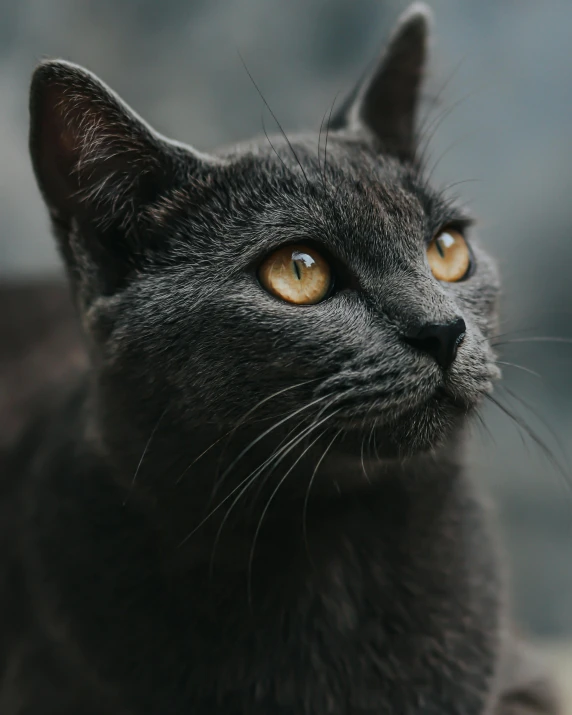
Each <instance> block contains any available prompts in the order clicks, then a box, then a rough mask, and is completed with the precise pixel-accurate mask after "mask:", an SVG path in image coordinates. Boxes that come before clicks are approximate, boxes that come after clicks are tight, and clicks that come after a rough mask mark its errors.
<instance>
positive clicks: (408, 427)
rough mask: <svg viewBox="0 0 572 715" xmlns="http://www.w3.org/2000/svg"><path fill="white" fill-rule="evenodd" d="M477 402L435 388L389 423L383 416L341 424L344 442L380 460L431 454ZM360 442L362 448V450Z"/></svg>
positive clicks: (464, 419) (456, 429)
mask: <svg viewBox="0 0 572 715" xmlns="http://www.w3.org/2000/svg"><path fill="white" fill-rule="evenodd" d="M477 405H478V401H476V402H467V401H462V400H459V399H458V398H455V397H453V396H452V395H451V394H450V393H448V392H446V391H444V390H442V389H439V390H438V391H437V392H436V393H435V395H433V396H432V397H431V398H430V399H429V400H427V401H425V402H423V403H422V404H421V405H419V406H416V407H415V408H413V409H410V410H406V411H404V412H402V413H401V414H400V415H399V416H398V417H394V418H392V419H391V420H387V421H386V420H383V417H377V418H372V417H369V418H367V417H366V418H365V419H357V418H355V417H352V418H349V419H347V420H346V421H345V429H346V430H347V433H346V434H347V437H346V439H347V440H348V441H350V442H355V443H356V445H357V444H358V443H359V449H360V451H361V450H362V449H365V450H366V454H368V455H370V456H371V455H375V458H379V459H382V460H390V459H391V460H393V459H402V458H405V457H413V456H415V455H417V454H422V453H426V452H430V451H433V450H435V449H438V448H439V447H441V446H443V445H444V444H445V443H446V442H448V440H449V439H450V438H451V437H452V435H454V434H455V433H456V432H458V431H459V430H460V429H461V428H462V427H463V425H464V423H465V422H466V420H467V418H468V417H469V415H470V414H471V413H472V412H473V411H474V409H476V407H477ZM362 443H363V444H364V447H363V448H362V446H361V445H362Z"/></svg>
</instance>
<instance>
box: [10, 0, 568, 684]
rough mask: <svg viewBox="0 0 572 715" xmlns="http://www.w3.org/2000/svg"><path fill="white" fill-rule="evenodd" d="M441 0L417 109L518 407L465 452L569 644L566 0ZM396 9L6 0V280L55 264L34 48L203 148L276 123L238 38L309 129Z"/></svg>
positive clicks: (178, 0) (527, 596)
mask: <svg viewBox="0 0 572 715" xmlns="http://www.w3.org/2000/svg"><path fill="white" fill-rule="evenodd" d="M431 5H432V7H433V9H434V11H435V16H436V27H435V37H434V44H433V56H432V63H431V68H430V74H429V77H428V83H427V87H426V101H425V105H424V107H423V110H422V113H421V116H422V119H423V121H424V122H425V127H426V133H427V134H434V136H432V138H431V142H430V156H431V161H430V164H431V165H432V166H433V165H434V176H435V179H436V180H437V181H439V182H442V183H443V184H449V183H452V182H463V183H459V184H458V185H457V186H456V187H455V191H456V192H458V194H459V195H460V196H461V197H462V198H463V199H464V200H466V201H467V202H468V203H469V204H470V205H471V206H472V207H473V209H474V212H475V213H476V215H477V217H479V219H480V231H481V235H482V238H483V240H484V242H485V244H486V245H487V246H488V247H489V248H490V250H491V251H492V252H493V253H494V255H495V256H496V257H497V258H498V260H499V263H500V267H501V271H502V274H503V277H504V299H503V322H502V325H501V328H500V332H501V333H502V334H503V336H502V337H501V338H500V339H501V340H503V341H507V342H506V344H505V345H503V346H502V348H501V352H502V357H501V360H503V362H506V363H511V364H506V365H504V366H503V367H504V375H505V378H504V383H503V387H501V388H500V389H499V391H498V393H497V396H498V399H499V400H500V401H501V402H502V404H503V405H504V406H505V407H506V409H507V410H509V411H511V412H512V413H514V415H515V416H516V418H517V421H519V422H520V423H521V425H520V426H518V425H517V424H516V423H515V421H514V420H513V419H511V418H509V417H508V415H507V414H505V413H503V411H502V410H501V409H495V408H492V409H486V410H485V411H484V413H483V421H484V424H485V426H482V425H480V426H479V425H477V427H476V429H475V434H474V440H473V445H472V449H471V463H472V465H473V469H474V471H475V475H476V478H477V479H479V480H482V481H483V482H487V483H488V485H489V488H490V490H492V493H493V495H494V497H495V504H496V507H497V510H498V512H499V516H500V519H499V521H500V528H501V529H502V531H503V533H504V536H505V543H506V550H507V558H508V559H509V560H510V563H511V567H512V573H513V589H512V590H513V597H514V601H515V607H516V612H517V615H518V619H519V622H520V623H521V624H522V625H523V626H524V628H525V629H526V630H528V632H530V633H531V634H532V635H533V636H534V637H535V638H536V639H538V640H540V641H546V642H550V643H552V644H555V645H554V647H555V648H560V645H559V644H562V648H565V644H566V642H572V466H571V465H572V447H571V440H570V435H571V433H572V399H571V398H572V344H571V343H567V342H566V340H572V306H571V299H572V279H571V276H570V273H571V268H572V201H571V200H570V191H571V190H572V41H571V37H572V35H571V32H572V2H570V0H546V1H543V2H539V1H538V0H472V1H469V0H466V1H464V2H458V1H457V0H433V2H432V3H431ZM404 7H405V3H403V2H400V1H397V0H288V1H287V2H286V1H285V0H282V2H278V1H277V0H0V282H2V283H3V284H8V283H13V282H15V281H24V280H27V281H29V280H34V279H36V278H37V277H40V276H42V277H45V276H46V275H58V274H59V272H60V264H59V261H58V257H57V255H56V252H55V250H54V247H53V243H52V241H51V239H50V235H49V231H48V225H47V219H46V213H45V211H44V208H43V205H42V202H41V200H40V197H39V194H38V191H37V189H36V186H35V183H34V180H33V176H32V172H31V168H30V163H29V160H28V154H27V101H28V97H27V90H28V84H29V77H30V73H31V71H32V69H33V67H34V65H35V63H36V62H37V61H38V60H40V59H41V58H45V57H64V58H66V59H69V60H72V61H75V62H78V63H80V64H83V65H85V66H87V67H88V68H90V69H91V70H93V71H94V72H96V73H97V74H99V75H100V76H101V77H102V78H103V79H105V81H107V82H108V83H109V84H110V85H112V86H113V87H114V88H115V89H116V90H117V91H119V93H120V94H122V95H123V96H124V97H125V98H126V99H127V101H128V102H129V103H130V104H132V105H133V106H134V107H135V109H136V110H137V111H138V112H139V113H141V114H143V115H144V116H145V117H146V118H147V119H148V120H149V121H150V122H151V123H152V124H154V125H155V126H156V127H157V128H158V129H159V130H161V131H162V132H163V133H165V134H167V135H170V136H173V137H175V138H177V139H179V140H182V141H185V142H188V143H191V144H193V145H195V146H196V147H198V148H199V149H204V150H208V149H209V148H211V147H213V146H215V145H217V144H219V143H228V142H230V141H233V140H235V139H239V138H245V137H247V136H249V135H252V134H258V133H260V132H261V128H262V115H263V114H265V115H266V117H265V121H266V125H267V126H269V127H270V126H272V120H271V118H270V117H269V116H268V113H267V112H265V110H264V107H263V103H262V101H261V99H260V97H259V96H258V95H257V93H256V91H255V89H254V87H253V86H252V84H251V82H250V80H249V78H248V76H247V74H246V72H245V70H244V68H243V66H242V63H241V61H240V59H239V55H238V52H239V51H240V53H241V54H242V55H243V56H244V58H245V61H246V63H247V65H248V67H249V69H250V71H251V73H252V74H253V76H254V78H255V79H256V81H257V83H258V84H259V86H260V87H261V88H262V91H263V92H264V94H265V96H266V98H267V100H268V102H269V104H270V106H271V107H272V108H273V110H274V112H275V113H276V115H277V116H278V118H279V119H280V121H281V123H282V125H283V126H284V127H285V128H286V130H287V131H294V130H296V129H301V128H316V129H317V128H318V127H319V125H320V122H321V120H322V117H323V115H324V113H325V112H326V111H327V110H328V109H329V108H330V106H331V104H332V102H333V100H334V98H335V97H336V95H337V94H338V93H342V94H343V92H344V91H345V90H347V89H348V88H349V87H350V86H351V85H352V84H353V82H354V81H355V80H356V79H357V78H358V77H359V75H360V74H361V71H362V69H363V68H364V67H365V66H366V65H367V63H369V62H370V61H371V60H372V58H373V57H375V55H376V54H377V53H378V51H379V49H380V47H381V44H382V42H383V40H384V38H385V37H386V36H387V33H388V31H389V29H390V27H391V24H392V22H393V21H394V20H395V17H396V16H397V14H398V13H399V12H400V10H402V9H403V8H404ZM545 337H557V338H559V339H560V340H559V341H545V340H542V339H541V338H545ZM0 340H2V336H1V335H0ZM517 366H518V367H517ZM529 371H531V372H529ZM533 372H534V373H538V375H535V374H533ZM523 425H526V426H523ZM530 431H532V432H534V434H535V435H536V436H535V437H532V436H531V434H530ZM540 443H541V444H540ZM569 680H570V681H572V667H571V668H570V670H569Z"/></svg>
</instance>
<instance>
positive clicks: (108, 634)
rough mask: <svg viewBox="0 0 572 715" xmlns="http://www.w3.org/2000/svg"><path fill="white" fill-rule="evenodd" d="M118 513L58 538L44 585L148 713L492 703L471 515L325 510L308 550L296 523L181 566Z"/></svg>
mask: <svg viewBox="0 0 572 715" xmlns="http://www.w3.org/2000/svg"><path fill="white" fill-rule="evenodd" d="M105 518H106V523H109V519H110V516H109V511H106V513H105ZM92 522H93V518H92ZM118 523H120V524H121V533H120V534H117V533H116V534H113V538H111V536H110V537H108V538H107V537H106V538H103V537H104V536H105V534H104V532H102V531H100V530H97V532H96V531H94V532H93V535H92V533H91V529H90V530H89V531H88V532H86V533H85V534H84V535H83V536H82V538H83V539H85V541H83V542H82V541H80V540H79V538H78V539H76V541H75V542H73V544H72V543H71V542H70V540H69V534H68V532H66V538H65V545H66V548H65V549H63V550H62V543H63V542H62V541H61V540H60V538H59V537H58V536H57V534H53V535H52V536H51V537H50V538H48V537H47V536H46V535H44V536H43V538H42V540H41V541H40V542H37V543H36V545H35V547H34V553H33V556H34V558H33V564H32V570H31V574H30V575H31V581H30V582H31V583H34V587H35V588H36V589H37V594H36V597H37V599H39V600H38V602H41V603H42V604H43V606H42V608H43V609H49V613H47V616H45V612H43V613H42V617H46V618H47V619H50V623H49V624H48V626H49V628H50V630H53V629H54V623H55V624H56V625H57V624H58V623H60V624H61V623H65V624H66V629H67V633H68V634H69V638H70V642H71V645H72V647H73V649H74V651H73V652H77V651H80V652H81V653H82V658H83V661H84V662H85V666H86V669H87V670H88V671H89V672H91V673H92V674H93V673H95V674H96V675H97V679H98V680H101V681H104V682H105V683H107V684H109V687H110V688H111V689H112V690H113V691H114V692H117V693H119V694H120V698H121V700H122V701H123V702H125V703H127V704H128V705H129V708H130V711H132V712H133V713H134V715H136V714H137V715H138V714H139V713H141V715H155V714H156V713H157V712H162V710H161V708H164V707H165V703H168V704H169V709H168V712H169V713H172V715H179V714H180V715H188V714H189V713H193V715H219V713H220V715H223V714H224V715H269V714H272V715H370V714H371V715H374V714H375V715H379V713H384V712H387V713H391V714H392V715H393V713H404V714H405V715H406V714H407V713H411V714H412V715H413V714H414V713H415V715H432V714H433V713H435V715H437V713H439V715H441V714H442V713H443V712H447V713H457V712H458V713H460V714H461V713H462V714H463V715H481V713H482V712H483V708H484V703H485V702H486V699H487V696H488V693H489V691H490V689H491V682H492V679H493V676H494V670H495V651H496V645H497V630H498V603H497V588H496V575H495V573H496V572H495V565H494V561H491V562H490V565H489V566H488V567H487V569H488V570H485V569H484V568H483V563H482V559H483V554H485V553H486V552H487V551H488V546H487V539H486V535H485V533H484V532H480V531H479V530H476V528H475V526H476V525H475V524H474V523H473V524H472V525H470V524H469V520H468V518H467V519H465V521H464V522H461V521H459V520H455V519H453V520H447V519H445V518H444V517H439V518H431V519H429V520H425V522H423V520H422V519H419V520H416V524H417V526H416V527H415V528H413V527H412V522H411V519H404V520H402V519H399V520H397V519H395V518H393V520H392V517H391V514H390V511H389V510H385V512H384V510H383V509H380V510H379V511H377V510H373V511H372V510H370V509H365V510H360V511H358V512H357V513H356V514H354V515H352V516H348V517H347V518H345V519H342V520H340V519H339V518H338V517H337V516H336V518H333V517H332V519H331V520H330V522H329V524H327V520H326V521H325V520H322V521H321V522H320V523H322V524H327V528H325V527H324V528H322V527H320V528H319V529H317V530H316V531H315V532H313V533H312V530H311V529H309V531H308V533H307V534H306V536H307V537H308V543H305V540H303V539H302V538H301V537H300V536H298V537H297V538H298V539H299V543H298V545H297V546H296V545H295V542H294V541H293V539H294V534H299V532H298V530H297V529H290V530H289V529H287V528H284V531H283V532H282V531H280V537H279V538H278V537H276V538H274V537H275V535H272V534H271V533H268V532H267V533H266V534H264V533H263V534H262V536H263V537H266V538H263V539H262V542H261V544H260V547H259V548H258V550H257V551H256V555H255V558H254V560H253V562H252V564H250V562H248V563H247V568H240V567H239V564H238V565H237V564H234V565H233V564H231V565H230V566H232V568H230V566H229V565H228V564H227V568H226V569H225V568H218V569H217V568H215V569H214V570H213V569H210V568H208V567H207V565H205V566H204V567H200V568H195V569H190V570H188V571H184V572H182V573H171V572H169V573H165V570H164V568H162V567H160V566H159V557H160V556H161V554H160V553H157V552H156V550H154V549H153V548H152V546H151V544H152V542H149V541H147V540H146V539H143V538H141V540H140V541H138V542H134V541H133V539H132V536H131V534H133V533H136V532H137V526H138V524H137V521H136V520H133V521H132V522H131V521H130V517H129V512H125V511H122V513H121V521H120V522H118ZM316 523H317V522H316ZM81 528H82V530H85V524H84V522H81ZM280 528H282V525H281V526H280ZM80 533H81V532H80V531H79V530H77V529H76V534H80ZM469 533H470V534H471V538H468V534H469ZM94 536H97V538H94ZM271 537H272V538H271ZM130 539H131V541H129V540H130ZM222 546H223V547H224V544H223V545H222ZM87 553H89V554H90V558H89V559H86V558H85V555H86V554H87ZM223 553H224V551H223ZM247 553H248V555H250V544H249V549H248V552H247ZM209 554H210V549H209ZM487 558H488V557H487ZM473 559H475V560H476V561H475V569H473V568H472V566H471V564H472V560H473ZM249 561H250V560H249ZM477 561H480V563H478V564H477ZM250 566H252V568H250ZM229 569H230V570H229ZM475 574H478V578H476V577H475ZM484 575H486V578H484V577H483V576H484ZM46 584H49V588H48V589H46ZM46 622H47V621H46ZM90 677H92V676H90ZM461 705H462V707H461Z"/></svg>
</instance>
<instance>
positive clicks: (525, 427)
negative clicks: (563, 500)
mask: <svg viewBox="0 0 572 715" xmlns="http://www.w3.org/2000/svg"><path fill="white" fill-rule="evenodd" d="M485 398H486V399H487V400H489V402H492V403H493V405H495V406H496V407H497V408H498V409H499V410H500V411H501V412H502V413H503V414H505V415H506V416H507V417H509V418H510V419H511V420H512V421H513V422H514V424H515V425H516V426H517V427H518V428H519V429H520V430H522V431H523V432H524V433H525V434H526V435H527V436H528V437H529V438H530V439H531V440H532V441H533V442H534V444H536V446H537V447H539V449H540V450H541V452H542V453H543V454H544V456H545V457H546V458H547V459H548V461H549V462H550V463H551V464H552V466H553V467H554V468H555V469H556V471H557V472H558V473H559V474H560V475H561V476H562V477H563V479H564V482H565V484H566V486H567V488H568V490H570V491H571V492H572V484H571V483H570V481H569V475H568V474H567V472H566V470H565V469H564V468H563V466H562V464H561V463H560V461H559V460H558V459H557V458H556V457H555V456H554V453H553V452H552V450H551V449H550V448H549V447H548V445H547V444H546V443H545V442H544V440H543V439H542V438H541V437H539V435H537V434H536V432H535V431H534V430H533V429H532V428H531V427H530V425H529V424H528V423H527V422H526V421H525V420H524V419H523V418H522V416H519V415H515V414H514V413H513V412H512V411H511V410H510V409H509V408H508V407H506V405H503V404H502V402H500V401H499V400H497V399H496V397H494V396H493V395H490V394H485ZM569 496H572V494H569Z"/></svg>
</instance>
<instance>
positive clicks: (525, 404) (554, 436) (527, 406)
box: [499, 385, 567, 460]
mask: <svg viewBox="0 0 572 715" xmlns="http://www.w3.org/2000/svg"><path fill="white" fill-rule="evenodd" d="M499 387H500V388H501V389H502V390H504V391H505V392H506V393H507V394H508V395H509V397H511V398H512V399H513V400H516V401H517V402H519V403H520V404H521V405H522V406H523V407H524V408H525V409H526V410H528V412H529V413H530V414H531V415H532V416H533V417H535V418H536V419H537V420H538V421H539V422H541V423H542V425H543V426H544V428H545V429H546V430H547V431H548V432H549V433H550V436H551V437H552V439H553V440H554V442H555V443H556V444H557V445H558V448H559V449H560V452H561V453H562V457H563V458H564V460H566V459H567V456H566V450H565V449H564V446H563V445H562V442H561V440H560V438H559V437H558V435H557V434H556V432H555V431H554V429H553V428H552V427H551V426H550V425H549V424H548V422H547V421H546V420H545V419H544V417H542V415H540V414H538V412H537V410H536V409H535V408H534V407H533V406H532V405H531V404H530V403H529V402H528V401H527V400H525V399H524V398H523V397H521V396H520V395H517V394H516V392H514V390H511V389H510V387H507V386H506V385H499Z"/></svg>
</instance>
